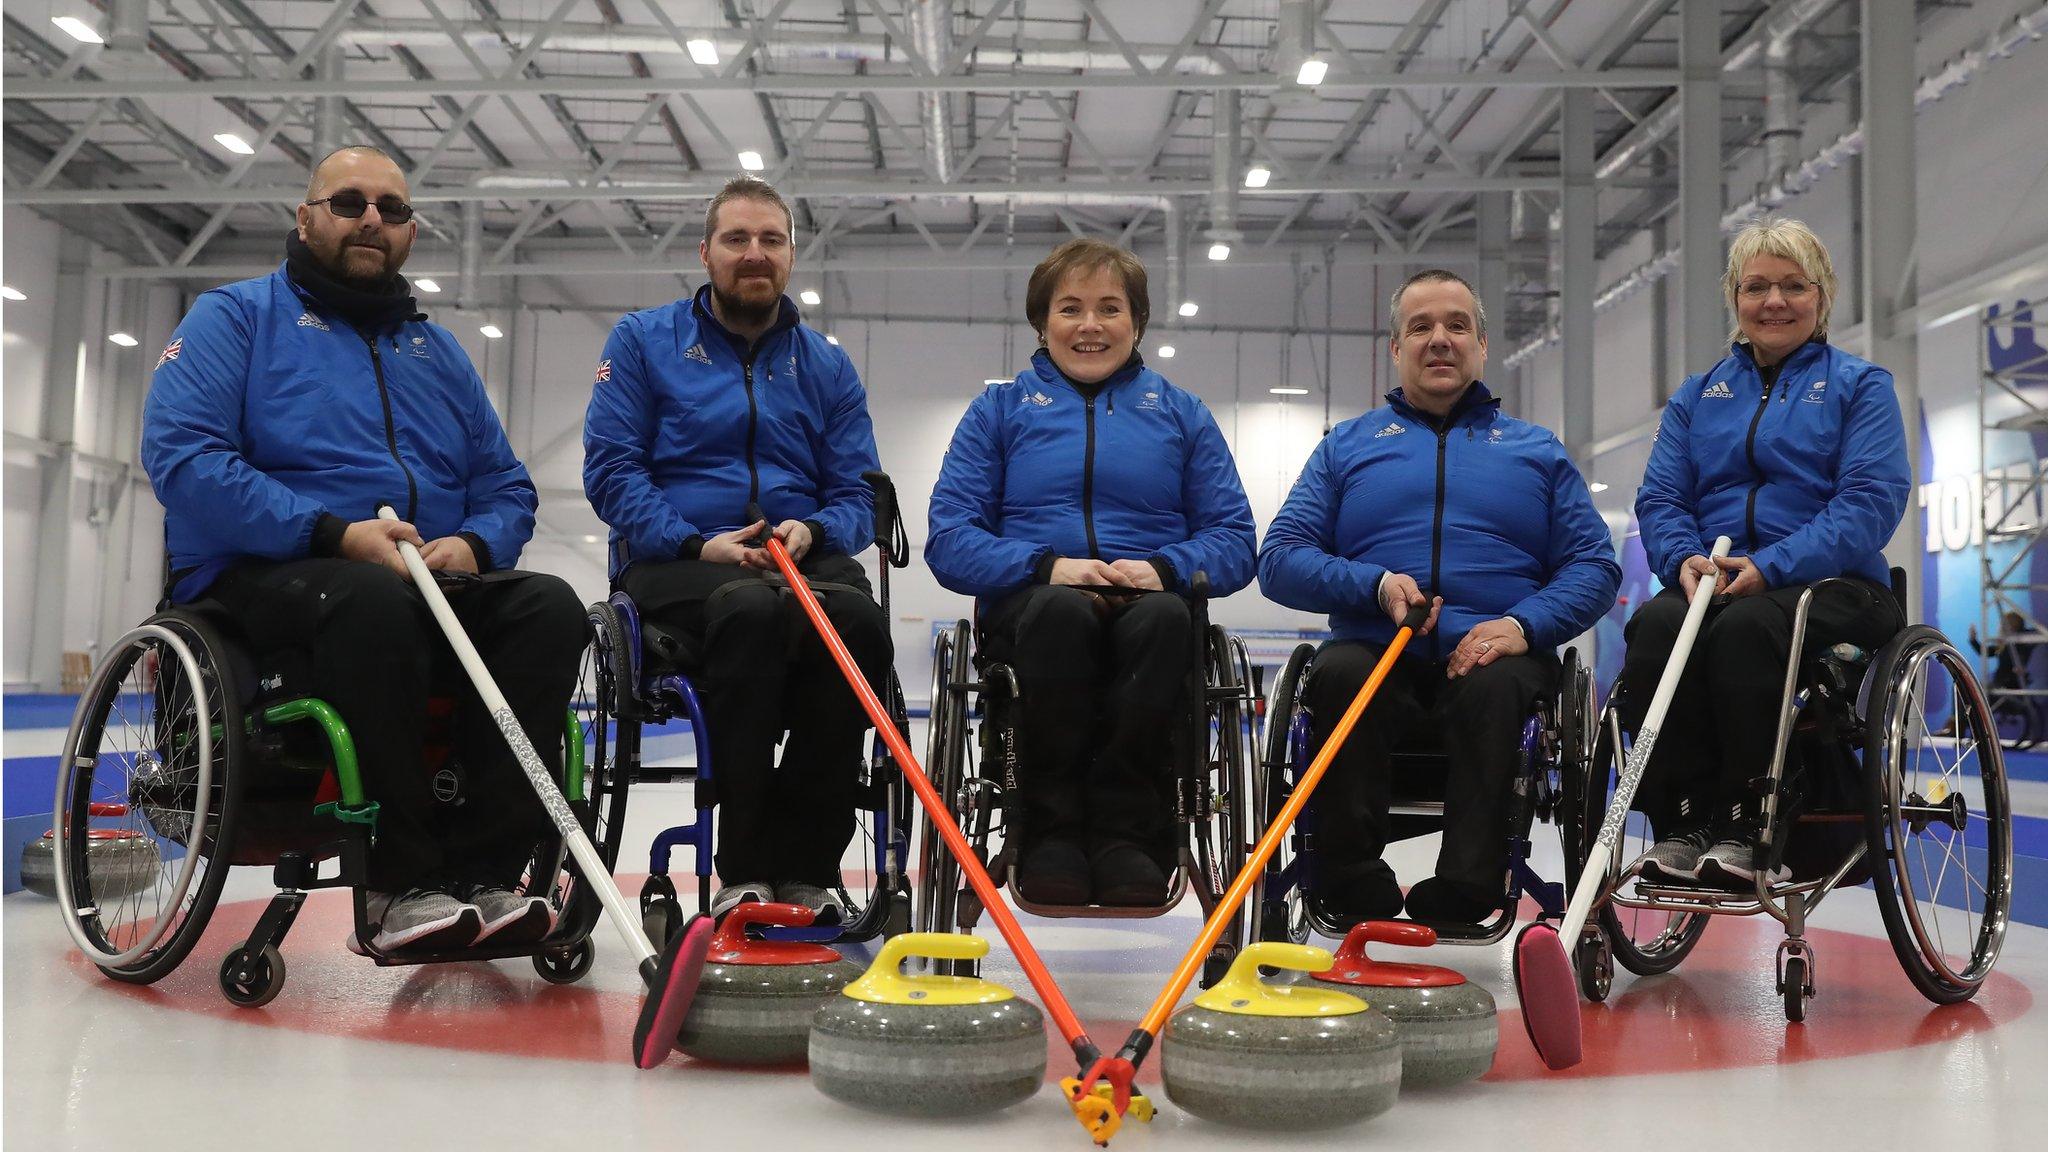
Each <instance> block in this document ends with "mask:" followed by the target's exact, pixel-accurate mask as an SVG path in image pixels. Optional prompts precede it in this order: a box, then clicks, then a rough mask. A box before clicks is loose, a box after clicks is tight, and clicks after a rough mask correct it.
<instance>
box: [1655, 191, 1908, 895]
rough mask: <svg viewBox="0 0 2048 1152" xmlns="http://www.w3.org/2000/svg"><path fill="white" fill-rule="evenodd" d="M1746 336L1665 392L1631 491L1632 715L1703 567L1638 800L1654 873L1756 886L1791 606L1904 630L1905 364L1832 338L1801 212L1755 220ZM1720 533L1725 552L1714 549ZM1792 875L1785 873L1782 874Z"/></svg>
mask: <svg viewBox="0 0 2048 1152" xmlns="http://www.w3.org/2000/svg"><path fill="white" fill-rule="evenodd" d="M1724 284H1725V289H1726V293H1727V298H1728V306H1729V308H1730V309H1731V310H1732V311H1733V312H1734V313H1735V330H1734V332H1733V333H1732V338H1733V340H1734V347H1733V349H1732V350H1730V352H1729V354H1728V355H1727V356H1725V357H1723V358H1722V359H1721V361H1720V362H1719V363H1717V364H1715V365H1713V366H1712V367H1711V368H1709V369H1707V371H1705V372H1702V373H1701V374H1699V375H1697V376H1693V377H1690V378H1688V379H1687V380H1686V381H1685V383H1684V385H1682V386H1681V387H1680V388H1679V389H1678V390H1677V392H1676V393H1674V394H1673V395H1672V397H1671V401H1670V403H1668V404H1666V405H1665V407H1664V417H1663V420H1662V422H1661V423H1660V424H1659V426H1658V429H1657V438H1656V441H1655V442H1654V445H1653V447H1652V448H1651V449H1650V462H1649V466H1648V468H1647V469H1646V470H1645V472H1644V475H1643V483H1642V487H1641V488H1640V489H1639V490H1638V491H1637V494H1636V518H1637V519H1638V521H1640V523H1641V525H1642V540H1643V549H1644V551H1645V552H1647V553H1648V554H1649V561H1650V570H1651V571H1652V572H1655V573H1656V574H1657V576H1658V578H1659V579H1660V580H1662V581H1663V583H1664V590H1663V591H1662V592H1660V593H1659V594H1658V595H1657V596H1656V597H1654V598H1653V599H1651V600H1650V602H1649V603H1647V604H1645V605H1644V606H1643V608H1642V610H1641V611H1639V612H1637V613H1636V614H1635V616H1634V617H1633V618H1632V619H1630V620H1629V622H1628V628H1627V630H1626V636H1627V640H1628V655H1627V658H1626V660H1625V662H1624V665H1623V670H1622V675H1623V678H1624V682H1625V684H1626V691H1625V693H1624V699H1623V702H1622V719H1623V721H1624V723H1627V724H1629V725H1630V726H1631V727H1634V726H1635V725H1638V724H1640V723H1641V721H1642V718H1643V713H1644V712H1645V711H1646V710H1647V709H1648V706H1649V697H1650V695H1651V693H1652V692H1653V691H1654V690H1655V688H1656V683H1657V678H1658V676H1659V675H1660V674H1661V673H1662V671H1663V667H1664V662H1665V661H1666V659H1668V658H1669V656H1670V653H1671V648H1672V645H1673V644H1674V643H1675V642H1676V639H1677V635H1678V628H1679V623H1680V621H1681V620H1682V619H1683V617H1684V615H1685V606H1686V602H1687V600H1689V599H1690V597H1691V594H1692V590H1693V588H1694V586H1695V585H1696V584H1697V583H1698V582H1699V578H1700V577H1701V575H1703V574H1705V573H1709V572H1713V571H1715V570H1716V568H1717V566H1718V568H1719V570H1720V576H1721V588H1722V595H1720V596H1718V597H1716V601H1715V605H1714V607H1713V608H1712V609H1711V610H1710V612H1709V614H1708V616H1707V619H1706V624H1705V626H1704V627H1703V628H1702V630H1701V632H1700V635H1699V639H1698V642H1697V643H1696V644H1695V646H1694V649H1693V653H1692V657H1691V662H1690V664H1689V665H1688V666H1687V668H1686V671H1685V676H1684V678H1683V679H1682V680H1681V681H1680V683H1679V688H1678V695H1677V697H1676V698H1675V699H1674V700H1673V701H1672V707H1671V712H1670V715H1669V717H1668V718H1667V719H1666V721H1665V724H1664V727H1663V730H1662V732H1661V733H1660V738H1659V740H1658V742H1657V747H1656V751H1655V752H1654V753H1653V755H1652V758H1651V763H1650V768H1649V771H1648V773H1647V774H1646V776H1645V779H1644V791H1645V793H1647V794H1648V795H1646V796H1645V797H1644V799H1643V800H1641V801H1639V806H1641V807H1642V808H1643V809H1644V811H1645V812H1647V813H1648V814H1649V815H1650V818H1651V820H1652V822H1653V823H1654V824H1655V825H1656V827H1657V832H1658V835H1659V836H1660V837H1661V839H1660V840H1659V842H1658V843H1657V844H1656V845H1655V846H1654V847H1653V848H1651V850H1650V851H1649V852H1647V853H1645V854H1644V856H1643V857H1642V858H1641V859H1640V860H1638V861H1637V862H1636V867H1637V868H1638V869H1639V870H1640V871H1641V872H1642V873H1643V875H1644V876H1645V878H1647V879H1650V880H1653V881H1660V882H1667V883H1668V882H1688V881H1697V882H1699V883H1702V884H1707V885H1712V886H1716V887H1730V888H1736V889H1744V888H1748V887H1750V886H1751V885H1752V884H1753V883H1754V877H1755V874H1756V870H1757V869H1758V868H1759V867H1763V866H1764V865H1765V863H1766V862H1765V861H1762V860H1760V859H1758V858H1757V857H1758V853H1757V851H1756V839H1757V834H1758V832H1759V831H1760V825H1761V814H1760V807H1761V797H1760V796H1759V794H1758V793H1757V791H1756V789H1755V788H1754V786H1753V785H1752V780H1753V779H1754V778H1756V777H1760V776H1762V775H1764V774H1765V772H1766V771H1767V769H1768V767H1769V764H1770V758H1771V753H1772V750H1773V743H1774V740H1775V737H1776V732H1777V725H1776V724H1775V723H1773V717H1775V716H1776V715H1777V707H1778V698H1779V694H1780V692H1781V691H1782V690H1783V684H1784V675H1785V661H1786V659H1787V658H1788V657H1789V656H1790V651H1791V637H1792V617H1793V612H1794V610H1795V608H1796V606H1797V605H1798V602H1799V596H1800V593H1801V592H1803V591H1805V589H1806V587H1807V586H1808V585H1810V584H1813V583H1815V582H1817V581H1821V580H1826V579H1829V578H1831V577H1847V578H1848V579H1849V583H1848V584H1847V585H1846V586H1843V585H1837V586H1834V587H1833V588H1832V589H1830V590H1829V591H1828V592H1826V593H1824V594H1822V595H1818V596H1816V597H1815V599H1814V603H1813V606H1812V609H1811V611H1810V614H1809V616H1808V619H1807V637H1806V647H1807V650H1808V651H1818V650H1822V649H1825V648H1827V647H1828V646H1830V645H1833V644H1836V643H1840V642H1842V641H1847V642H1849V643H1852V644H1855V645H1858V646H1859V647H1862V648H1865V649H1872V650H1874V649H1876V648H1877V647H1878V646H1880V645H1882V644H1883V643H1884V642H1885V641H1886V640H1887V639H1889V638H1890V637H1891V636H1892V634H1894V633H1896V632H1897V631H1898V630H1899V629H1900V628H1902V627H1904V625H1905V621H1904V618H1903V616H1902V615H1901V612H1900V609H1899V605H1898V604H1897V603H1895V602H1894V601H1893V599H1892V595H1891V591H1890V587H1889V584H1890V575H1889V569H1888V567H1887V566H1886V564H1885V559H1884V545H1885V542H1886V541H1887V540H1889V539H1891V536H1892V533H1893V532H1894V531H1895V530H1896V529H1897V528H1898V526H1899V521H1900V519H1901V517H1903V516H1904V514H1905V511H1906V503H1907V499H1908V497H1909V496H1910V494H1911V492H1912V476H1911V471H1910V468H1909V465H1908V463H1907V456H1906V436H1905V427H1904V424H1903V422H1902V421H1901V419H1900V416H1899V402H1898V397H1897V396H1896V395H1895V393H1894V392H1893V388H1892V376H1891V373H1889V372H1887V371H1885V370H1884V369H1883V368H1880V367H1878V366H1877V365H1875V364H1872V363H1870V362H1868V361H1866V360H1860V359H1858V358H1856V357H1854V356H1851V355H1849V354H1848V353H1847V352H1844V351H1842V350H1841V349H1839V348H1836V347H1834V346H1833V345H1831V344H1829V343H1828V339H1827V337H1828V317H1829V313H1830V312H1831V311H1832V310H1833V305H1834V302H1835V291H1836V281H1835V270H1834V264H1833V262H1832V261H1830V260H1829V258H1828V251H1827V248H1826V247H1825V246H1823V245H1822V244H1821V242H1820V240H1819V238H1818V237H1816V236H1815V235H1814V234H1813V232H1812V230H1811V229H1809V228H1807V226H1806V225H1804V224H1802V223H1800V222H1799V221H1797V220H1765V221H1761V222H1758V223H1755V224H1751V225H1749V226H1748V227H1746V228H1744V229H1743V230H1742V232H1741V234H1739V235H1738V236H1736V237H1735V241H1734V243H1733V244H1732V245H1730V247H1729V251H1728V273H1727V276H1726V278H1725V280H1724ZM1717 536H1727V537H1729V538H1730V539H1731V540H1732V541H1733V542H1734V547H1733V548H1732V549H1731V551H1730V554H1729V556H1728V557H1727V558H1726V559H1724V560H1720V561H1715V560H1712V559H1710V558H1709V556H1708V553H1709V552H1710V551H1711V550H1712V546H1713V541H1714V539H1715V537H1717ZM1782 878H1783V869H1782V868H1781V869H1777V870H1775V871H1774V873H1773V875H1772V876H1771V877H1770V879H1771V880H1772V881H1773V882H1775V881H1777V880H1780V879H1782Z"/></svg>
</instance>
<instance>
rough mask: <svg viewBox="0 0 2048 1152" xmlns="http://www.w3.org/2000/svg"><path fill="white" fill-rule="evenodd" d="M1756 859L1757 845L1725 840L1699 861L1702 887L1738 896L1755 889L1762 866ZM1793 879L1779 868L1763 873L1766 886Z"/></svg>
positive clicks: (1788, 869)
mask: <svg viewBox="0 0 2048 1152" xmlns="http://www.w3.org/2000/svg"><path fill="white" fill-rule="evenodd" d="M1756 857H1757V851H1756V845H1755V844H1752V843H1750V842H1749V841H1748V840H1746V839H1745V840H1723V841H1721V842H1720V843H1718V844H1716V845H1714V846H1713V847H1712V848H1709V849H1707V851H1706V854H1705V855H1703V856H1701V857H1700V871H1699V876H1700V883H1702V884H1710V885H1712V886H1714V887H1716V888H1726V889H1729V890H1731V891H1735V892H1743V891H1748V890H1750V889H1753V888H1755V887H1756V873H1757V866H1758V863H1759V862H1758V860H1757V858H1756ZM1791 878H1792V870H1791V869H1790V868H1787V867H1785V866H1783V865H1779V866H1778V867H1776V868H1772V869H1769V870H1768V871H1766V872H1765V873H1764V885H1765V887H1769V886H1771V885H1773V884H1783V883H1784V882H1785V881H1787V880H1790V879H1791Z"/></svg>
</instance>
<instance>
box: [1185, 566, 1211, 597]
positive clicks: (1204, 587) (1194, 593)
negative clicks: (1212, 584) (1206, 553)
mask: <svg viewBox="0 0 2048 1152" xmlns="http://www.w3.org/2000/svg"><path fill="white" fill-rule="evenodd" d="M1188 598H1189V599H1191V600H1193V601H1194V602H1195V603H1197V604H1206V603H1208V602H1209V572H1208V569H1206V568H1197V569H1195V574H1194V576H1193V577H1191V578H1190V579H1189V580H1188Z"/></svg>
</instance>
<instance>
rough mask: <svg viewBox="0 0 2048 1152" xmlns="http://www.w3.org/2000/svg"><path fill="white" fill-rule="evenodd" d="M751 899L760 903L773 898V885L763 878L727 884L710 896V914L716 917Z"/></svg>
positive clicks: (767, 901) (771, 900) (770, 900)
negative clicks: (716, 893)
mask: <svg viewBox="0 0 2048 1152" xmlns="http://www.w3.org/2000/svg"><path fill="white" fill-rule="evenodd" d="M749 900H752V901H754V902H756V903H760V904H768V903H772V902H774V900H775V885H773V884H770V883H768V882H767V881H765V880H748V881H744V882H742V883H738V884H727V885H725V886H724V887H722V888H720V889H719V890H718V895H716V896H713V897H712V898H711V915H712V916H713V917H714V918H716V917H719V916H723V915H725V914H726V913H727V912H730V911H732V910H733V909H734V908H736V907H738V906H739V905H741V904H744V903H746V902H747V901H749Z"/></svg>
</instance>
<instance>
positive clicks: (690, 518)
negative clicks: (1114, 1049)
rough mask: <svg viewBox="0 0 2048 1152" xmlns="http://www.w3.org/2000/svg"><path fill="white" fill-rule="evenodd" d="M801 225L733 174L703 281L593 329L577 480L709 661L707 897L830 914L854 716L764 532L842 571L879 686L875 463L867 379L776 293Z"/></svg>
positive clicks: (832, 610)
mask: <svg viewBox="0 0 2048 1152" xmlns="http://www.w3.org/2000/svg"><path fill="white" fill-rule="evenodd" d="M794 240H795V222H794V218H793V217H792V216H791V214H790V211H789V206H788V205H787V204H786V203H784V202H783V199H782V197H781V196H780V195H778V194H777V193H776V191H775V189H773V188H772V187H770V186H769V185H768V184H767V183H765V182H763V181H761V180H757V179H754V178H752V177H745V176H743V177H740V178H738V179H736V180H733V181H731V182H729V183H728V184H727V185H726V186H725V188H724V189H723V190H721V191H720V192H719V193H718V195H717V196H716V197H714V198H713V199H712V201H711V207H710V209H709V210H708V211H707V212H706V214H705V218H704V238H703V240H702V241H701V242H700V243H699V245H698V253H699V255H700V256H701V257H702V259H703V261H704V269H705V271H706V273H708V276H709V280H710V282H709V283H708V284H706V285H705V286H704V287H703V288H702V289H700V290H699V291H698V292H697V294H696V295H695V296H694V297H691V298H689V299H684V300H677V301H675V302H674V303H671V304H664V305H662V306H661V307H659V308H650V309H647V310H646V311H643V312H635V313H633V314H631V315H629V316H627V317H626V318H625V319H623V320H620V321H619V323H618V326H617V327H616V328H614V329H613V330H612V335H611V339H610V340H609V341H608V342H607V343H606V344H605V348H604V357H603V359H602V360H601V361H600V363H599V365H598V369H597V382H596V386H595V387H594V389H593V390H592V392H591V396H590V409H589V412H588V414H587V415H586V417H585V421H584V430H583V490H584V492H585V494H587V495H588V496H589V497H590V504H591V507H593V508H595V509H596V510H597V514H598V517H599V518H600V519H602V520H603V521H604V522H605V523H606V524H609V525H611V576H612V581H613V584H614V585H615V586H616V587H619V588H622V589H623V590H624V591H625V592H626V593H627V594H628V595H630V596H631V597H632V598H633V602H634V605H635V606H636V607H637V608H638V609H639V610H640V612H641V614H642V615H643V616H644V617H645V618H647V619H650V620H654V621H658V622H661V623H663V624H666V625H669V626H671V627H673V628H675V629H676V630H678V631H679V632H680V633H682V634H683V635H684V636H685V637H687V638H688V639H689V641H690V642H691V643H693V644H694V646H695V647H696V648H697V649H698V651H699V654H700V657H701V664H702V667H701V669H700V673H701V674H700V677H699V686H700V688H701V689H702V691H703V700H704V707H705V711H706V713H707V714H708V715H707V717H706V720H707V724H708V726H709V727H710V729H711V757H712V764H713V766H714V768H713V770H714V773H715V777H714V779H715V780H716V782H717V785H718V802H719V805H720V807H721V808H722V809H723V817H722V820H721V825H722V827H721V830H720V833H719V842H718V856H717V866H718V874H719V879H720V880H721V882H722V887H721V888H720V890H719V893H718V895H717V897H716V899H715V900H714V901H713V903H712V910H713V911H714V912H723V911H724V910H726V909H728V908H730V907H732V906H733V905H735V904H738V903H740V902H742V901H745V900H758V901H764V902H766V901H781V902H783V903H788V904H802V905H804V906H806V907H808V908H810V909H812V910H813V911H814V912H816V913H817V914H818V920H819V922H821V923H837V922H838V921H839V920H840V919H841V918H842V917H843V916H844V915H845V907H844V904H843V902H842V901H841V899H840V897H839V895H838V893H837V891H836V889H837V888H838V887H839V865H840V857H841V854H842V853H844V851H845V849H846V845H847V842H848V841H849V840H850V839H851V838H852V835H853V810H854V805H855V802H856V800H857V799H858V796H857V784H858V780H859V771H860V758H861V749H860V737H861V733H863V732H864V731H866V729H867V727H868V721H867V717H866V714H865V713H864V712H863V711H862V709H861V706H860V702H859V701H858V700H857V699H856V698H855V697H854V695H853V692H852V690H851V689H850V688H848V687H847V685H846V682H845V681H844V679H843V678H842V677H841V676H840V673H839V670H838V667H837V665H835V664H834V663H833V660H832V657H831V654H830V653H829V652H827V651H826V649H825V647H824V644H823V643H822V642H821V641H820V640H819V639H818V637H817V636H816V635H815V634H814V633H813V632H812V630H811V629H810V627H809V626H808V625H807V624H806V623H805V622H804V621H803V619H802V618H801V610H800V608H799V607H798V606H797V605H796V604H795V603H794V602H793V601H792V600H791V599H790V598H788V596H787V595H786V593H785V592H784V591H783V590H782V589H780V588H779V586H778V584H777V583H776V582H775V581H772V580H770V579H769V576H770V575H771V574H772V573H773V572H774V570H775V565H774V562H773V561H772V560H770V559H769V556H768V553H767V549H766V547H765V546H764V545H763V544H762V543H761V537H762V534H763V533H765V532H768V531H771V530H772V531H773V532H774V534H775V537H776V538H777V539H779V540H781V541H782V543H783V546H784V547H786V548H787V549H788V550H789V553H790V555H791V556H792V557H793V558H794V559H795V560H796V561H797V564H798V567H799V568H800V569H801V570H802V571H803V573H804V575H805V576H806V577H807V578H808V579H809V580H811V581H812V582H813V583H814V584H820V583H822V584H830V585H836V586H837V587H836V588H834V589H821V592H822V599H823V601H824V606H825V613H826V615H827V616H828V617H829V618H830V619H831V621H832V623H833V624H834V626H836V627H837V628H838V630H839V635H840V637H841V638H842V639H843V640H844V641H845V642H846V646H847V648H848V650H849V651H851V652H852V653H853V657H854V659H855V661H856V662H858V664H859V665H860V668H861V671H862V672H864V673H865V674H866V676H867V679H868V683H870V684H872V685H874V686H875V687H876V689H877V690H878V691H879V690H880V689H881V686H882V685H883V684H884V683H886V682H887V677H888V673H889V661H890V659H891V647H890V643H889V630H888V622H887V621H886V620H884V619H883V617H882V611H881V609H880V607H878V606H877V605H876V604H875V602H874V600H873V598H872V593H871V590H870V585H869V584H868V578H867V574H866V573H865V572H864V571H863V570H862V568H861V566H860V562H859V561H857V560H855V559H854V557H855V556H857V555H858V554H859V553H860V552H862V551H863V550H865V549H866V548H867V547H868V545H869V544H871V543H873V542H874V534H875V517H874V499H873V494H872V493H871V492H870V491H869V489H868V487H867V483H866V481H864V480H863V479H862V478H861V474H862V473H863V472H867V471H872V470H874V469H876V468H878V467H879V463H878V461H877V459H876V455H875V429H874V425H873V423H872V422H871V421H870V420H869V419H868V407H867V393H866V391H865V390H863V389H862V388H861V383H860V377H859V376H858V375H857V374H856V373H855V372H854V370H853V364H852V362H851V361H849V360H848V359H847V358H846V354H845V353H844V352H842V351H840V350H839V347H838V346H837V345H835V344H833V343H831V342H830V341H829V340H827V339H826V337H825V336H824V334H823V333H820V332H818V331H816V330H814V329H811V328H807V327H805V326H804V324H803V319H802V316H801V314H800V313H798V311H797V307H796V303H795V302H794V301H792V300H790V299H789V298H788V297H787V296H784V295H783V289H784V288H785V287H786V286H787V285H788V283H789V276H790V271H791V269H792V267H793V266H794V263H795V255H796V254H795V250H794ZM757 508H758V509H759V510H760V516H761V518H760V519H756V518H755V514H754V513H753V512H752V511H751V510H752V509H757ZM771 525H772V526H773V527H772V529H771V527H770V526H771ZM777 580H779V577H777ZM785 730H787V731H788V732H789V741H788V744H787V745H786V746H785V747H784V749H783V754H782V762H781V764H780V766H778V765H777V764H776V763H775V745H776V743H777V741H778V740H779V739H780V738H781V736H782V733H783V732H784V731H785Z"/></svg>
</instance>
